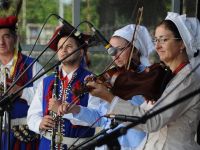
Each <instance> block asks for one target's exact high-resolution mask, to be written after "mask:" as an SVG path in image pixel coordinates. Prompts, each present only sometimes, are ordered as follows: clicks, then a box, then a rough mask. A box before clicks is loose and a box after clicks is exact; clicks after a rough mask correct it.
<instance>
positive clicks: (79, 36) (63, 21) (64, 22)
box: [55, 14, 82, 38]
mask: <svg viewBox="0 0 200 150" xmlns="http://www.w3.org/2000/svg"><path fill="white" fill-rule="evenodd" d="M55 16H56V17H57V19H58V20H59V21H60V22H62V23H63V24H64V25H65V26H66V27H67V28H68V29H70V30H71V31H73V32H74V35H75V36H76V37H78V38H81V36H82V33H81V32H80V31H78V30H77V29H76V28H75V27H73V26H72V25H71V24H70V23H68V22H67V21H66V20H65V19H63V18H62V17H60V16H58V15H56V14H55Z"/></svg>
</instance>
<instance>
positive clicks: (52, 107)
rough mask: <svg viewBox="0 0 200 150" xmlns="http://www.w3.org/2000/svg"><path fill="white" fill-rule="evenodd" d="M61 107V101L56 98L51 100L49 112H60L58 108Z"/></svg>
mask: <svg viewBox="0 0 200 150" xmlns="http://www.w3.org/2000/svg"><path fill="white" fill-rule="evenodd" d="M60 105H61V101H58V100H56V99H55V98H50V99H49V107H48V110H51V111H53V112H55V113H57V111H58V107H59V106H60Z"/></svg>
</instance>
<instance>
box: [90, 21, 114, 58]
mask: <svg viewBox="0 0 200 150" xmlns="http://www.w3.org/2000/svg"><path fill="white" fill-rule="evenodd" d="M87 23H88V24H89V26H90V28H91V30H92V31H93V32H94V33H95V36H96V37H97V39H98V40H99V41H101V42H102V43H103V46H104V47H105V48H106V50H107V52H108V54H109V55H111V56H114V55H115V54H116V52H117V50H116V48H114V47H112V46H111V45H110V43H109V42H108V41H107V40H106V39H105V38H104V36H103V35H102V34H101V33H100V32H99V31H98V30H97V29H96V28H95V27H94V26H93V25H92V24H91V23H89V22H87Z"/></svg>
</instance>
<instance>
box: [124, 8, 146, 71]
mask: <svg viewBox="0 0 200 150" xmlns="http://www.w3.org/2000/svg"><path fill="white" fill-rule="evenodd" d="M142 15H143V6H142V7H140V8H138V13H137V17H136V24H135V29H134V32H133V37H132V40H131V43H132V49H131V52H130V55H129V59H128V63H127V66H126V69H127V70H129V69H130V64H131V59H132V56H133V52H134V48H135V39H136V35H137V29H138V26H139V25H140V23H141V20H142Z"/></svg>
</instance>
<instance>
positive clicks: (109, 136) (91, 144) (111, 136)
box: [78, 88, 200, 149]
mask: <svg viewBox="0 0 200 150" xmlns="http://www.w3.org/2000/svg"><path fill="white" fill-rule="evenodd" d="M198 93H200V88H199V89H197V90H195V91H193V92H191V93H189V94H187V95H185V96H183V97H181V98H179V99H177V100H176V101H174V102H172V103H170V104H168V105H166V106H164V107H162V108H160V109H158V110H156V111H154V112H152V113H146V114H144V115H143V116H142V117H140V118H138V120H137V119H136V120H135V122H132V123H130V124H128V125H127V126H125V127H120V128H118V129H116V130H114V131H113V132H111V133H109V134H106V135H105V136H103V137H100V138H98V139H96V140H94V141H91V142H88V143H87V144H86V145H85V146H82V147H79V148H78V149H90V148H94V147H95V146H97V147H99V146H101V145H103V144H107V143H109V142H110V141H109V140H110V139H114V138H118V137H120V136H122V135H124V134H126V132H127V130H128V129H130V128H132V127H135V126H137V125H139V124H144V123H145V122H146V121H147V120H148V119H150V118H152V117H154V116H156V115H158V114H160V113H162V112H164V111H166V110H168V109H169V108H171V107H174V106H176V105H178V104H180V103H182V102H184V101H186V100H187V99H188V98H190V97H193V96H195V95H197V94H198Z"/></svg>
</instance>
